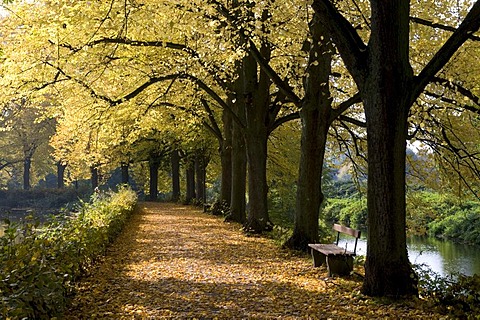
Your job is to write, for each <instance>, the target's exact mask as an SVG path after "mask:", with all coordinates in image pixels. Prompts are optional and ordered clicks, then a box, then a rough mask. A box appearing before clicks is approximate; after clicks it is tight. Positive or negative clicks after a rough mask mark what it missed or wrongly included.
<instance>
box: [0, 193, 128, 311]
mask: <svg viewBox="0 0 480 320" xmlns="http://www.w3.org/2000/svg"><path fill="white" fill-rule="evenodd" d="M136 201H137V197H136V194H135V193H134V192H133V191H131V190H130V189H126V188H123V189H121V190H120V191H119V192H118V193H113V192H112V193H110V192H107V193H104V194H101V195H98V194H95V195H93V196H92V200H91V201H90V202H88V203H87V202H82V203H81V204H80V205H79V207H78V210H77V213H76V214H75V216H74V217H72V219H63V220H58V221H54V222H52V223H50V224H49V225H47V226H42V227H41V226H39V224H38V223H37V222H33V221H29V222H26V223H23V224H21V225H20V224H13V223H9V222H8V221H6V222H7V226H6V230H5V235H4V236H3V237H0V318H2V319H51V318H52V317H55V316H57V317H58V316H61V314H62V312H63V311H64V310H65V308H66V305H67V300H68V297H69V296H70V295H71V294H72V293H73V282H74V281H75V280H76V279H77V278H78V277H79V276H80V275H82V274H84V273H85V272H86V271H88V269H89V268H90V267H91V266H92V264H93V263H94V262H95V260H96V259H98V257H99V256H101V255H102V254H103V253H104V252H105V249H106V246H107V245H108V244H109V243H110V242H111V241H112V240H113V239H114V238H115V236H116V235H117V234H118V233H119V232H120V231H121V229H122V227H123V225H124V224H125V222H126V220H127V218H128V217H129V215H130V214H131V213H132V212H133V210H134V207H135V204H136Z"/></svg>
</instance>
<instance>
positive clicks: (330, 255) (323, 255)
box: [308, 224, 361, 277]
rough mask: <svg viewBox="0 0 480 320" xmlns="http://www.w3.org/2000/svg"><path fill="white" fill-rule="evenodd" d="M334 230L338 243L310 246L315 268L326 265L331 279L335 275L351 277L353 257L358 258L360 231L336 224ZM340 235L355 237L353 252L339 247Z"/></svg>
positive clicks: (313, 244)
mask: <svg viewBox="0 0 480 320" xmlns="http://www.w3.org/2000/svg"><path fill="white" fill-rule="evenodd" d="M333 230H335V231H337V241H336V243H335V244H333V243H332V244H320V243H311V244H309V245H308V246H309V247H310V250H311V253H312V258H313V266H314V267H320V266H321V265H322V264H324V263H326V265H327V270H328V276H329V277H331V276H332V275H333V274H337V275H349V274H350V273H351V272H352V270H353V257H354V256H356V251H357V242H358V238H360V234H361V232H360V230H355V229H352V228H348V227H345V226H342V225H339V224H334V225H333ZM340 233H344V234H347V235H350V236H352V237H355V247H354V248H353V251H348V250H347V248H346V247H345V248H342V247H339V246H338V242H339V240H340Z"/></svg>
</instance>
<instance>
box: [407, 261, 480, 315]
mask: <svg viewBox="0 0 480 320" xmlns="http://www.w3.org/2000/svg"><path fill="white" fill-rule="evenodd" d="M415 272H416V273H417V275H418V279H419V281H418V286H419V293H420V297H421V298H426V299H428V300H430V301H432V302H433V303H435V304H436V305H437V307H439V308H440V310H441V311H443V312H444V313H448V314H450V315H451V316H453V317H455V318H459V319H477V318H476V316H475V315H478V314H480V276H479V275H473V276H465V275H461V274H457V275H450V276H447V277H442V276H440V275H439V274H438V273H435V272H433V271H432V270H430V269H428V267H426V266H425V265H416V266H415Z"/></svg>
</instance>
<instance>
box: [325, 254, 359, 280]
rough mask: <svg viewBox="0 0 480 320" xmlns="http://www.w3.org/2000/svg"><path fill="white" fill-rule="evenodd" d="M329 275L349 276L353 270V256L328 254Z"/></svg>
mask: <svg viewBox="0 0 480 320" xmlns="http://www.w3.org/2000/svg"><path fill="white" fill-rule="evenodd" d="M327 269H328V276H329V277H331V276H332V275H333V274H336V275H339V276H347V275H349V274H350V273H351V272H352V271H353V257H352V256H328V257H327Z"/></svg>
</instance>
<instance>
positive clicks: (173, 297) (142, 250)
mask: <svg viewBox="0 0 480 320" xmlns="http://www.w3.org/2000/svg"><path fill="white" fill-rule="evenodd" d="M140 205H141V206H142V207H143V210H142V211H141V212H140V213H138V214H135V215H134V216H133V218H132V220H131V221H130V223H129V224H128V226H127V227H126V229H125V230H124V232H123V233H122V235H120V237H119V238H118V239H117V240H116V241H115V242H114V244H113V245H112V246H111V247H110V248H109V250H108V252H107V256H106V257H105V259H104V261H103V262H102V263H101V264H100V265H99V266H98V268H96V269H95V270H93V271H92V274H91V275H90V276H89V277H87V278H85V279H83V280H82V281H81V282H80V283H79V286H78V292H77V294H76V296H75V298H74V300H73V302H72V306H71V308H70V310H69V311H68V312H67V314H66V315H65V318H66V319H194V318H196V319H328V318H331V319H352V318H353V319H361V318H364V319H372V318H403V319H405V318H412V319H421V318H425V319H426V318H435V319H438V317H439V315H433V314H428V312H427V311H424V310H421V309H418V308H419V306H420V305H421V304H419V303H418V302H417V303H412V304H411V306H408V305H405V304H403V305H398V304H397V305H388V304H385V305H383V304H381V303H379V302H378V301H377V302H375V301H374V300H371V299H367V298H365V297H363V296H361V295H359V294H358V293H357V292H358V289H359V286H360V284H361V283H360V282H359V281H358V279H335V280H329V281H325V277H326V270H325V269H324V268H313V267H312V265H311V261H310V260H309V259H308V258H307V257H303V256H295V255H292V254H291V253H288V252H286V251H282V250H281V249H279V248H278V247H277V246H276V245H275V244H273V243H272V242H271V241H270V240H268V239H264V238H260V237H247V236H245V235H244V234H243V233H242V232H241V231H240V230H239V229H240V226H239V225H237V224H227V223H224V222H223V221H222V220H221V219H220V218H218V217H214V216H211V215H208V214H204V213H203V212H202V211H201V210H197V209H193V208H192V207H188V206H180V205H176V204H163V203H141V204H140Z"/></svg>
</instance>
